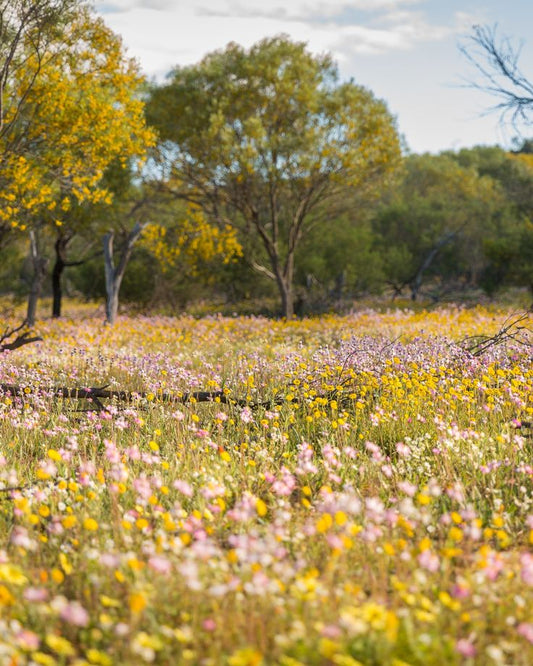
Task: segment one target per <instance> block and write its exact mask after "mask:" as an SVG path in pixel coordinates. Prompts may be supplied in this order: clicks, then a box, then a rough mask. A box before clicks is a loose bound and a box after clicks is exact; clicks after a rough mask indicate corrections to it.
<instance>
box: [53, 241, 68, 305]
mask: <svg viewBox="0 0 533 666" xmlns="http://www.w3.org/2000/svg"><path fill="white" fill-rule="evenodd" d="M69 240H70V239H69V238H67V237H65V236H60V237H59V238H58V239H57V240H56V242H55V251H56V258H55V262H54V268H53V269H52V296H53V298H52V317H61V301H62V296H63V292H62V289H61V276H62V275H63V271H64V270H65V267H66V266H67V261H66V250H67V245H68V242H69Z"/></svg>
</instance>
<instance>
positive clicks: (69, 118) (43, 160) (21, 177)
mask: <svg viewBox="0 0 533 666" xmlns="http://www.w3.org/2000/svg"><path fill="white" fill-rule="evenodd" d="M20 1H21V2H22V0H20ZM72 11H73V10H72V9H69V12H70V14H69V21H68V22H65V23H64V24H59V25H56V26H55V27H53V28H52V27H51V28H50V29H49V34H48V33H47V40H46V48H43V49H42V50H40V51H39V52H36V50H35V49H34V48H33V47H32V34H31V32H30V34H29V36H28V38H27V40H26V41H25V42H23V44H22V47H21V49H22V52H23V56H24V57H21V59H20V66H18V67H15V68H12V69H11V70H10V71H9V72H8V74H9V76H8V77H7V81H6V83H5V86H4V91H3V119H4V120H3V132H2V134H1V135H0V162H1V166H2V176H1V180H0V204H1V205H0V223H2V224H3V225H8V226H9V227H11V228H12V229H19V230H24V229H28V230H29V233H30V240H31V250H32V253H31V254H32V259H33V264H34V267H35V272H34V273H35V277H34V281H33V282H34V284H33V286H32V289H31V293H30V299H29V303H28V323H29V324H32V323H33V321H34V319H35V303H36V299H37V297H38V295H39V291H40V284H41V283H42V278H43V275H44V268H43V265H44V264H43V258H42V253H41V252H40V250H39V239H38V236H39V235H40V234H42V231H43V228H44V227H49V226H50V225H51V226H56V227H59V226H61V225H63V223H64V219H65V217H66V216H65V213H66V212H68V210H69V209H70V208H71V207H72V205H73V204H80V203H91V204H97V203H100V204H105V203H109V202H110V201H111V193H110V191H109V190H108V188H107V187H106V186H105V183H104V180H103V176H104V173H105V171H106V169H107V168H108V167H109V165H111V164H112V163H113V162H115V161H117V160H118V161H119V162H120V163H121V164H122V165H123V166H124V167H126V166H127V165H128V163H130V161H131V160H132V159H134V160H141V159H142V158H143V156H144V153H145V151H146V149H147V147H148V146H149V145H150V144H151V143H152V142H153V133H152V131H151V130H149V129H148V128H147V127H146V125H145V122H144V104H143V101H142V98H141V95H140V92H141V90H142V85H143V78H142V76H141V74H140V71H139V68H138V65H137V63H136V62H135V61H133V60H131V59H129V58H127V57H126V54H125V52H124V48H123V45H122V42H121V40H120V38H119V37H118V36H116V35H115V34H114V33H113V32H112V31H111V30H110V29H109V28H107V27H106V25H105V24H104V22H103V21H102V20H101V19H100V18H97V17H96V16H95V15H94V13H93V12H92V10H91V9H90V8H89V7H88V6H86V5H85V4H84V3H77V5H76V8H75V12H74V13H72Z"/></svg>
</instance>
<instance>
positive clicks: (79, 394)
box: [0, 383, 285, 409]
mask: <svg viewBox="0 0 533 666" xmlns="http://www.w3.org/2000/svg"><path fill="white" fill-rule="evenodd" d="M0 391H1V392H2V393H4V394H9V395H13V396H22V397H26V398H27V397H29V396H31V394H32V393H33V394H34V393H39V395H48V396H50V397H52V398H63V399H66V400H92V401H93V402H94V403H95V404H96V405H97V406H98V407H99V408H101V409H103V408H104V405H103V404H102V402H101V400H116V401H118V402H136V401H139V400H154V401H156V402H171V403H178V404H186V403H194V402H216V403H223V404H229V405H236V406H238V407H250V408H252V409H253V408H258V407H264V408H265V409H269V408H270V407H272V406H273V405H276V404H282V403H283V402H285V399H284V398H280V399H279V400H278V401H268V402H260V403H255V402H253V401H250V400H238V399H236V398H232V397H230V396H229V395H228V394H227V393H226V392H225V391H192V392H189V393H168V392H163V391H156V392H155V393H154V392H145V391H138V392H136V391H120V390H113V389H108V388H107V387H105V386H104V387H92V388H82V387H79V388H69V387H66V386H50V387H31V386H21V385H19V384H3V383H2V384H0Z"/></svg>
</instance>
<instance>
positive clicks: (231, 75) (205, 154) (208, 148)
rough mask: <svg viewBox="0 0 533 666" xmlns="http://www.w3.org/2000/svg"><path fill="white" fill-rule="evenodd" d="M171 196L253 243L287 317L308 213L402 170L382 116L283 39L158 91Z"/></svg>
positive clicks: (319, 61) (233, 49)
mask: <svg viewBox="0 0 533 666" xmlns="http://www.w3.org/2000/svg"><path fill="white" fill-rule="evenodd" d="M147 117H148V121H149V122H150V123H151V124H152V125H153V126H154V127H155V128H156V129H157V130H158V132H159V135H160V139H161V145H160V150H159V154H158V160H159V164H160V168H161V170H162V172H163V173H164V174H165V177H166V184H167V185H168V186H169V187H170V188H171V189H172V190H173V192H174V193H175V194H176V195H177V196H180V197H183V198H185V199H187V200H189V201H191V202H194V203H197V204H199V205H200V206H202V208H203V209H204V211H205V213H206V214H207V216H208V218H209V219H210V220H212V221H213V222H216V223H217V224H219V225H226V224H229V225H232V226H234V227H236V228H238V229H239V230H240V231H241V232H242V233H248V234H250V233H252V234H254V235H255V236H257V237H258V238H259V239H260V241H261V244H262V246H263V249H264V252H265V254H266V260H267V261H266V262H265V263H261V264H258V262H257V257H252V259H253V261H255V263H256V268H257V269H258V270H261V271H262V272H263V273H264V274H265V275H269V276H270V278H271V279H273V280H275V281H276V282H277V284H278V287H279V289H280V295H281V299H282V305H283V311H284V314H285V315H287V316H290V314H291V313H292V296H293V295H292V285H293V277H294V257H295V251H296V248H297V246H298V244H299V242H300V240H301V239H302V237H303V236H304V235H305V234H306V233H307V232H308V229H309V225H310V221H311V219H312V213H313V211H314V210H315V209H316V208H317V206H319V205H321V204H322V203H323V202H324V201H326V200H331V199H332V198H334V197H338V196H344V195H345V194H346V192H347V191H348V189H349V188H354V189H358V190H361V189H367V188H370V189H372V188H377V187H379V185H380V183H381V182H382V181H383V178H384V177H385V176H386V175H387V174H389V173H390V172H391V170H392V169H393V168H394V166H395V165H396V162H397V161H398V158H399V141H398V135H397V132H396V127H395V124H394V121H393V119H392V117H391V116H390V114H389V112H388V110H387V108H386V106H385V104H384V103H383V102H380V101H378V100H376V99H375V98H374V97H373V95H372V94H371V93H370V92H369V91H368V90H366V89H365V88H362V87H361V86H357V85H355V84H354V83H352V82H350V83H344V84H339V82H338V73H337V68H336V66H335V65H334V63H333V61H332V60H331V57H330V56H327V55H326V56H313V55H312V54H310V53H309V52H308V51H307V50H306V48H305V45H304V44H301V43H293V42H291V41H289V40H288V39H286V38H285V37H275V38H272V39H265V40H263V41H261V42H259V43H258V44H256V45H255V46H253V47H252V48H251V49H250V50H249V51H245V50H244V49H242V48H241V47H240V46H238V45H236V44H231V45H229V46H228V47H227V48H226V50H225V51H217V52H214V53H212V54H210V55H208V56H206V58H204V59H203V60H202V61H201V62H200V63H199V64H198V65H194V66H189V67H182V68H176V69H174V70H173V72H172V73H171V76H170V79H169V82H168V83H166V84H164V85H162V86H159V87H155V88H154V89H153V91H152V95H151V99H150V101H149V103H148V106H147Z"/></svg>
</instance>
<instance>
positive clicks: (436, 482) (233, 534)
mask: <svg viewBox="0 0 533 666" xmlns="http://www.w3.org/2000/svg"><path fill="white" fill-rule="evenodd" d="M512 317H513V314H512V313H511V312H509V311H504V310H498V309H484V308H481V307H476V308H472V309H466V308H459V307H448V308H442V309H435V310H432V311H422V312H413V311H410V310H403V311H402V310H398V311H386V312H378V311H374V310H370V309H369V310H365V311H360V312H355V313H353V314H351V315H347V316H329V315H328V316H323V317H321V318H309V319H302V320H297V321H296V320H292V321H281V320H280V321H274V320H268V319H265V318H260V317H222V316H206V317H202V318H198V319H195V318H192V317H189V316H182V317H179V318H171V317H155V316H154V317H128V316H124V317H122V318H120V319H119V321H118V323H117V324H116V326H114V327H109V326H104V325H103V324H102V322H101V317H98V318H97V317H95V316H92V315H90V314H87V313H85V314H84V313H83V311H80V312H76V313H75V314H73V315H72V316H71V317H67V318H62V319H59V320H49V321H44V322H43V323H42V324H41V325H40V326H39V328H38V331H39V333H40V335H41V336H42V337H43V341H42V342H39V343H35V344H31V345H27V346H25V347H23V348H20V349H18V350H16V351H13V352H4V353H3V354H2V355H1V357H0V383H2V386H3V387H4V389H3V391H2V393H0V664H6V665H9V666H23V665H36V664H38V665H40V666H52V665H56V664H60V665H70V666H88V665H93V664H94V665H97V664H99V665H102V666H112V665H115V664H116V665H126V666H129V665H137V664H145V663H146V664H169V665H173V664H177V665H181V664H199V665H202V666H218V665H219V664H220V665H227V666H266V665H269V664H275V665H279V666H301V665H307V664H309V665H316V666H329V665H338V666H360V665H364V666H382V665H383V666H426V665H429V666H431V665H442V666H445V665H446V666H454V665H460V664H461V665H462V664H464V665H483V666H485V665H492V664H494V665H509V666H510V665H513V666H527V665H530V664H532V663H533V612H532V609H533V549H532V546H533V483H532V476H533V455H532V454H533V439H532V431H531V423H532V421H533V390H532V387H533V363H532V348H531V344H532V339H531V334H530V332H529V329H530V321H529V322H527V320H525V321H523V322H522V324H523V328H522V330H521V331H520V335H516V336H508V337H503V338H502V339H501V340H498V341H497V343H495V344H486V345H485V347H483V345H482V344H481V343H482V339H481V338H478V337H476V336H482V335H487V336H491V335H494V334H495V333H496V332H497V331H499V330H500V329H501V328H502V326H505V324H506V322H509V321H511V319H510V318H512ZM476 343H477V344H476ZM9 386H12V387H13V386H16V387H18V390H17V391H15V390H14V389H13V390H9V388H8V387H9ZM57 387H69V388H79V389H82V388H85V389H86V388H93V389H95V388H103V387H105V388H106V390H109V391H110V392H113V391H116V392H117V393H116V397H115V398H113V397H112V398H111V399H106V400H103V399H102V400H100V399H95V400H93V401H91V400H86V399H78V400H76V399H72V397H71V396H68V397H67V396H66V395H63V396H61V395H59V394H58V392H57ZM118 391H124V392H127V395H125V396H122V397H125V398H127V399H122V398H121V397H120V396H119V394H118ZM200 391H201V392H206V395H207V394H209V396H210V397H211V399H210V400H200V399H197V398H195V396H194V393H195V392H200Z"/></svg>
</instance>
